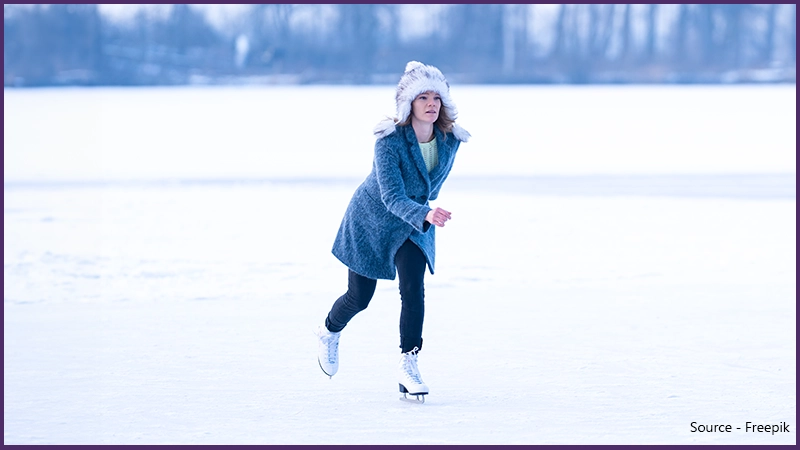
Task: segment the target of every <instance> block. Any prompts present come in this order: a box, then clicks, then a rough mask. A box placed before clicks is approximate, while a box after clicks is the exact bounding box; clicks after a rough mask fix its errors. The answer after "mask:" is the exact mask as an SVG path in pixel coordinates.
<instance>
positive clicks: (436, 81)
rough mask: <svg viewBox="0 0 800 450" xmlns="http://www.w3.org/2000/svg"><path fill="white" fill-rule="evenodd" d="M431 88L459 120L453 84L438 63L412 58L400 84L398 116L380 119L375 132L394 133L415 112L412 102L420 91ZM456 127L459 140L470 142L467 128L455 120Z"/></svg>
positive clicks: (448, 112)
mask: <svg viewBox="0 0 800 450" xmlns="http://www.w3.org/2000/svg"><path fill="white" fill-rule="evenodd" d="M427 91H434V92H436V93H437V94H439V95H440V96H441V97H442V108H444V110H445V111H446V113H447V116H448V117H450V118H451V119H453V120H454V121H455V120H456V118H457V117H458V110H457V109H456V105H455V103H453V99H452V98H451V97H450V84H449V83H447V80H446V79H445V77H444V75H443V74H442V72H441V71H440V70H439V69H437V68H436V67H434V66H428V65H425V64H422V63H421V62H418V61H410V62H409V63H408V64H406V70H405V73H403V76H402V77H400V82H399V83H398V84H397V94H396V95H395V103H396V106H397V116H396V117H395V118H394V119H385V120H383V121H381V122H380V123H378V125H376V126H375V129H374V130H373V132H374V133H375V135H376V136H377V137H379V138H383V137H386V136H388V135H390V134H392V133H393V132H394V130H395V124H397V123H402V122H405V121H406V120H407V119H408V116H409V115H410V114H411V102H413V101H414V99H415V98H417V96H418V95H419V94H422V93H423V92H427ZM452 131H453V135H454V136H455V137H456V139H458V140H459V141H462V142H466V141H467V140H468V139H469V138H470V134H469V133H468V132H467V130H465V129H463V128H461V126H459V125H457V124H453V130H452Z"/></svg>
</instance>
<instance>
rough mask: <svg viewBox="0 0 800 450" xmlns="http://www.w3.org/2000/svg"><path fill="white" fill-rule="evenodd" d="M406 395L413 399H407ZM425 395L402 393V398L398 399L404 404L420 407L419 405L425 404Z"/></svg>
mask: <svg viewBox="0 0 800 450" xmlns="http://www.w3.org/2000/svg"><path fill="white" fill-rule="evenodd" d="M408 395H413V396H414V397H415V398H409V397H408ZM426 395H427V394H407V393H404V394H403V396H402V397H400V400H402V401H404V402H408V403H417V404H420V405H421V404H423V403H425V396H426Z"/></svg>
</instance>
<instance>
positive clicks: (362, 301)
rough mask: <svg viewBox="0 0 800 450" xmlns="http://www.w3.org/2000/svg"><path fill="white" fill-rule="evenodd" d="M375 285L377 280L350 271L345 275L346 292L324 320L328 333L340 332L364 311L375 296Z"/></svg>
mask: <svg viewBox="0 0 800 450" xmlns="http://www.w3.org/2000/svg"><path fill="white" fill-rule="evenodd" d="M377 284H378V280H373V279H372V278H367V277H363V276H361V275H359V274H357V273H355V272H353V271H352V270H350V271H349V272H348V274H347V292H346V293H345V294H344V295H342V296H341V297H339V299H338V300H336V302H334V303H333V307H332V308H331V312H330V313H328V317H327V318H326V319H325V326H326V327H327V328H328V331H332V332H334V333H337V332H339V331H342V330H343V329H344V327H345V326H346V325H347V323H348V322H350V319H352V318H353V316H355V315H356V314H358V313H359V312H361V311H363V310H365V309H366V308H367V306H369V301H370V300H372V295H373V294H375V285H377Z"/></svg>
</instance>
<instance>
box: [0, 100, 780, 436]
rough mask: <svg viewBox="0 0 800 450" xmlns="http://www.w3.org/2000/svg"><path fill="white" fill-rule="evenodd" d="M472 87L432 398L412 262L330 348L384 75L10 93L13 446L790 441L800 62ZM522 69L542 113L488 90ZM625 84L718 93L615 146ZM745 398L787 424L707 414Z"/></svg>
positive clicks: (437, 318) (451, 188) (7, 385)
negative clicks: (419, 377) (343, 241)
mask: <svg viewBox="0 0 800 450" xmlns="http://www.w3.org/2000/svg"><path fill="white" fill-rule="evenodd" d="M455 89H456V88H455V87H454V91H455ZM458 90H459V95H456V93H455V92H454V97H455V98H456V100H457V101H459V108H460V111H461V116H462V117H463V118H464V126H465V127H466V128H467V129H468V130H470V131H471V132H472V133H473V135H474V136H475V138H474V140H473V141H472V142H470V143H468V144H465V145H464V147H463V148H462V150H461V151H460V153H459V159H458V160H457V161H456V166H455V168H454V172H453V175H452V179H451V180H450V181H449V182H448V183H447V184H446V185H445V188H444V189H443V190H442V193H441V196H440V198H439V199H438V200H437V201H436V205H438V206H442V207H444V208H446V209H448V210H450V211H452V212H453V220H451V221H450V222H448V224H447V225H446V227H444V228H443V229H441V230H439V231H438V232H437V234H438V248H437V273H436V275H434V276H429V277H427V283H426V298H427V302H426V321H425V332H424V337H425V349H424V351H423V352H422V353H421V355H420V368H421V371H422V374H423V377H424V380H425V382H426V383H427V384H428V385H429V386H430V388H431V394H430V395H429V396H428V398H427V400H426V403H425V404H424V405H415V404H409V403H406V402H401V401H399V400H398V398H399V397H400V396H401V395H400V393H399V392H398V391H397V384H396V382H395V377H394V375H395V368H396V365H397V362H398V360H399V355H398V353H399V349H398V345H399V337H398V331H397V330H398V324H397V319H398V317H399V307H400V303H399V295H398V293H397V286H396V282H390V281H381V282H379V283H378V288H377V291H376V295H375V298H374V299H373V302H372V304H371V306H370V307H369V308H368V309H367V310H366V311H364V312H363V313H361V314H360V315H358V316H357V317H356V318H355V319H354V320H353V322H351V324H350V325H348V327H347V329H346V330H345V331H344V333H343V335H342V341H341V347H340V353H341V365H340V371H339V373H338V374H337V375H336V376H334V377H333V378H332V379H328V377H326V376H325V375H324V374H323V373H322V372H321V371H320V370H319V367H318V365H317V361H316V356H315V352H316V338H315V337H314V335H313V329H314V328H315V327H316V326H317V325H318V324H319V322H320V321H321V320H322V319H323V318H324V315H325V314H326V313H327V311H328V309H329V308H330V305H331V304H332V302H333V301H334V300H335V298H336V297H338V296H339V295H341V294H342V292H343V290H344V289H345V287H346V281H345V280H346V269H345V268H344V267H343V266H342V265H341V263H339V262H338V261H337V260H336V259H335V258H334V257H333V256H332V255H331V254H330V247H331V245H332V240H333V237H334V236H335V232H336V229H337V227H338V224H339V220H340V219H341V214H342V213H343V211H344V207H345V206H346V204H347V202H348V200H349V197H350V195H351V194H352V191H353V189H354V188H355V187H356V186H357V185H358V183H359V182H360V180H361V179H362V178H363V176H365V175H366V171H368V170H369V164H370V158H371V138H370V136H369V130H370V129H371V126H372V125H374V122H375V121H376V120H373V119H374V114H373V113H374V112H375V111H376V110H377V111H384V110H385V109H386V108H381V107H380V106H381V105H384V106H385V105H387V103H386V102H383V103H381V102H380V101H379V100H375V99H373V97H380V96H385V95H384V94H386V88H346V87H308V88H287V89H274V90H269V89H230V88H208V89H140V90H126V89H89V90H78V89H75V90H73V89H64V90H48V89H43V90H35V91H14V90H6V91H4V95H5V98H4V125H5V136H4V145H5V152H4V162H5V168H4V178H5V186H4V193H3V200H4V202H3V203H4V273H3V275H4V302H3V306H4V317H3V324H4V346H3V347H4V444H692V443H698V444H794V443H796V438H795V432H796V431H795V426H796V420H795V419H796V346H795V342H796V333H795V330H796V320H795V318H796V301H795V298H796V279H795V273H796V200H795V197H796V195H795V186H796V177H795V174H794V164H795V159H794V158H795V156H794V145H795V128H794V126H795V125H794V123H795V112H794V102H795V100H794V98H795V95H794V86H792V87H780V88H741V89H740V88H725V89H717V88H705V89H699V88H680V89H679V88H666V89H665V88H658V87H649V88H644V87H639V88H633V89H628V88H567V87H556V88H552V89H551V88H528V87H514V88H512V87H486V88H481V87H459V88H458ZM389 93H390V95H389V100H391V90H389ZM378 94H380V95H378ZM526 95H528V96H535V97H537V98H539V99H540V100H542V101H544V102H546V103H547V104H548V105H547V109H549V110H550V111H551V114H550V115H549V118H548V114H546V113H544V112H541V111H539V110H538V109H536V105H534V104H532V106H531V111H530V115H528V116H527V117H531V116H534V117H536V120H535V122H536V123H537V124H541V126H540V127H539V128H538V129H537V131H536V132H533V131H531V130H529V129H526V128H515V127H511V128H510V129H496V128H492V127H493V126H497V125H498V124H500V123H501V122H500V120H501V119H500V118H499V117H494V116H492V115H491V114H489V113H487V112H481V111H480V108H479V106H480V105H481V104H482V105H483V107H484V108H486V107H487V106H488V104H490V103H491V102H492V101H500V102H508V101H509V100H508V99H509V98H513V99H515V100H516V99H520V98H523V97H524V96H526ZM310 98H322V99H323V100H324V101H320V102H319V103H318V104H314V105H311V104H309V102H308V101H309V99H310ZM582 98H583V99H584V101H585V102H586V104H585V105H583V106H581V107H580V108H574V115H573V116H572V119H571V120H572V123H573V124H578V125H579V128H581V129H582V130H583V131H581V132H578V131H575V132H573V133H566V132H565V130H566V125H565V124H563V123H562V122H563V120H564V117H565V116H563V115H562V114H565V111H566V110H567V107H566V106H565V105H563V104H562V101H566V100H567V99H568V100H569V101H574V102H577V101H580V99H582ZM610 98H613V99H615V102H617V103H618V105H617V106H614V107H613V108H611V107H609V108H605V109H607V110H608V111H609V113H608V115H609V116H616V117H618V119H619V120H620V122H621V123H627V122H626V121H633V120H635V117H637V116H650V117H654V115H658V114H657V113H655V112H653V111H651V110H648V112H646V113H642V112H641V111H639V112H638V113H634V112H631V111H632V110H633V109H635V108H634V105H636V104H640V105H647V104H659V105H664V104H665V103H666V102H669V103H670V104H671V105H672V106H671V107H674V108H677V107H678V106H677V105H679V104H680V103H681V102H680V101H678V99H679V98H683V99H686V98H695V99H697V104H698V105H706V106H705V107H704V108H705V110H704V111H702V112H701V111H697V110H692V111H682V112H681V113H680V114H672V113H670V114H669V115H661V116H658V117H657V118H656V119H657V120H658V121H660V123H661V124H662V125H663V126H664V127H665V128H666V129H670V130H675V131H674V133H665V134H664V135H660V136H659V137H658V138H657V139H656V138H651V139H648V138H647V137H646V136H647V134H646V132H645V131H642V130H641V129H639V128H636V127H633V126H632V127H631V128H632V129H630V130H627V131H625V133H622V131H623V130H622V126H621V125H617V126H618V127H619V129H618V131H619V132H620V134H619V135H618V137H619V140H618V142H617V144H618V145H616V146H614V145H611V144H610V143H609V142H606V141H605V140H606V139H610V136H612V135H613V136H617V135H616V134H615V133H612V132H610V131H607V130H603V129H602V128H603V127H605V126H607V125H609V124H613V123H614V121H613V120H612V118H611V117H600V115H599V114H598V112H599V111H601V110H603V109H604V108H601V107H600V105H598V104H596V103H594V102H595V101H602V102H605V101H607V100H609V99H610ZM645 98H649V99H650V101H649V102H648V101H646V99H645ZM348 99H351V100H348ZM78 100H80V102H79V101H78ZM712 100H714V101H712ZM156 103H157V104H156ZM251 103H253V104H255V105H251ZM736 103H741V104H748V105H750V106H751V107H747V108H744V107H743V108H740V109H737V110H736V111H731V105H733V104H736ZM100 104H102V105H103V106H102V109H98V108H100V106H98V105H100ZM342 104H344V105H345V107H344V108H341V111H339V112H338V113H336V112H333V111H331V110H330V109H331V108H332V106H331V105H338V106H341V105H342ZM46 105H49V107H45V106H46ZM154 105H156V106H157V107H153V106H154ZM256 105H257V106H256ZM462 105H463V106H462ZM626 105H627V107H626ZM710 105H717V106H716V108H717V110H716V113H715V114H713V115H712V114H711V113H712V110H713V109H714V108H713V107H712V106H710ZM278 106H283V109H288V111H289V112H288V113H287V111H286V110H284V111H283V112H282V114H283V115H281V114H279V113H277V112H275V111H274V109H275V108H276V107H278ZM544 106H545V105H542V107H543V108H544ZM765 106H769V107H770V109H769V110H768V111H765V110H763V109H759V110H758V111H757V113H756V112H753V111H754V109H758V108H762V107H765ZM388 107H389V108H391V102H389V103H388ZM789 107H791V113H790V116H789V117H788V118H785V117H783V116H784V115H785V114H786V113H787V111H789ZM279 109H281V108H279ZM362 109H363V111H362ZM654 109H658V108H654ZM695 109H702V108H701V107H700V106H697V108H695ZM143 110H146V111H147V113H146V114H144V113H143ZM559 111H560V112H559ZM592 111H594V113H592ZM775 111H778V112H775ZM388 112H391V109H389V110H388V111H387V113H388ZM779 113H781V114H779ZM317 114H319V115H320V116H322V117H324V121H323V122H324V123H316V122H314V121H310V120H309V119H310V118H311V119H313V118H315V117H317ZM702 115H709V117H713V118H709V120H708V121H707V126H706V127H705V128H704V127H703V126H702V124H694V122H692V120H697V119H698V118H699V117H701V116H702ZM721 115H724V116H726V117H727V119H728V120H723V119H722V118H720V116H721ZM507 116H511V117H510V118H509V120H510V121H512V122H513V123H514V124H515V125H520V126H521V125H523V122H524V120H523V119H524V117H525V116H526V114H525V113H523V112H520V113H518V114H516V115H515V114H509V115H507ZM590 116H592V117H594V118H595V119H594V120H591V121H588V119H587V118H588V117H590ZM677 116H680V117H677ZM89 117H92V118H93V119H92V120H93V122H90V121H89V119H88V118H89ZM282 117H285V118H284V119H281V118H282ZM668 117H676V118H675V120H674V122H669V121H668ZM759 117H760V118H763V120H762V119H759ZM67 118H68V119H67ZM114 118H116V119H114ZM692 118H694V119H692ZM737 118H738V119H737ZM167 119H170V120H171V122H170V123H169V126H167V124H164V122H163V121H164V120H167ZM468 119H469V122H468ZM690 119H692V120H690ZM66 120H69V123H68V124H66V123H64V122H65V121H66ZM736 120H742V122H736ZM118 121H122V123H117V122H118ZM644 122H645V121H644V120H642V121H641V122H635V123H638V124H644ZM723 122H725V123H726V125H723ZM789 123H791V125H787V124H789ZM212 125H213V126H212ZM278 125H281V126H278ZM744 125H749V126H744ZM595 127H599V128H601V129H596V128H595ZM653 127H655V125H653ZM633 128H636V129H635V130H634V129H633ZM653 129H655V128H652V129H651V130H653ZM704 129H705V130H707V131H708V133H712V132H713V133H717V135H718V136H723V134H724V133H723V131H725V130H727V131H726V133H728V135H727V136H726V137H724V138H723V137H721V139H724V145H719V146H718V145H707V144H708V142H710V141H711V138H707V139H705V140H698V139H691V136H694V137H696V138H697V137H699V136H701V135H702V134H703V130H704ZM41 130H47V131H48V133H44V132H42V131H41ZM501 130H502V131H503V132H500V131H501ZM559 130H560V133H561V140H560V141H559V139H557V136H558V135H559ZM637 130H638V131H637ZM197 134H199V135H201V136H197ZM361 134H366V136H361ZM753 134H757V136H753ZM730 135H733V136H730ZM304 140H307V141H310V142H311V144H310V145H309V144H306V143H304ZM591 141H597V145H595V146H591V148H587V146H586V145H583V146H581V145H579V144H587V143H589V142H591ZM558 142H561V144H560V146H556V143H558ZM759 142H761V144H758V143H759ZM322 143H325V144H324V145H323V144H322ZM691 143H694V146H693V147H692V148H690V149H687V148H681V149H679V150H676V151H675V152H671V153H670V154H671V156H670V157H669V158H668V157H666V156H664V155H663V154H661V153H659V152H660V151H661V150H658V151H656V150H652V149H667V148H669V147H670V146H671V145H678V144H682V145H689V144H691ZM320 145H323V147H322V148H320V147H319V146H320ZM575 146H578V147H580V148H575ZM631 146H633V148H632V147H631ZM645 148H646V149H647V150H645ZM789 148H791V151H789V150H788V149H789ZM663 151H666V150H663ZM597 152H602V153H603V157H600V156H596V155H595V153H597ZM650 152H655V153H653V154H650ZM639 153H642V154H641V155H639ZM495 156H497V157H502V158H504V159H505V161H507V162H508V161H511V162H512V163H511V164H509V165H503V164H501V163H500V162H495V159H494V158H493V157H495ZM365 158H366V160H365ZM587 158H588V159H587ZM99 159H102V160H101V161H99ZM570 159H573V160H574V161H575V163H576V164H575V167H574V168H572V169H571V167H570V165H569V164H567V163H568V161H569V160H570ZM715 160H716V164H715V163H714V161H715ZM303 163H306V164H303ZM662 165H665V166H662ZM326 168H327V170H328V171H327V173H326V172H325V170H324V169H326ZM589 168H591V169H593V170H589ZM569 169H571V170H569ZM657 169H661V170H657ZM748 421H749V422H753V423H756V424H780V423H781V422H787V423H788V424H789V425H790V430H791V432H790V433H777V434H774V435H772V434H769V433H753V432H745V431H744V430H734V432H732V433H692V432H691V429H690V424H691V422H697V423H699V424H708V425H712V424H731V425H733V426H734V427H741V428H744V427H745V425H746V423H747V422H748Z"/></svg>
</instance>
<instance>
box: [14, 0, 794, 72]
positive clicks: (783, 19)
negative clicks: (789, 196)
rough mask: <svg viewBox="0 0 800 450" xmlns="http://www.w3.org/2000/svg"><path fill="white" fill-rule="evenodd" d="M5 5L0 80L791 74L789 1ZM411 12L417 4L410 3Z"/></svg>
mask: <svg viewBox="0 0 800 450" xmlns="http://www.w3.org/2000/svg"><path fill="white" fill-rule="evenodd" d="M246 8H249V9H248V10H247V11H246V12H245V13H244V14H241V15H239V16H236V18H235V19H231V20H230V21H229V23H226V24H224V25H223V26H219V25H217V26H212V24H211V22H210V21H209V17H207V15H206V11H204V10H201V9H198V8H197V7H194V6H192V5H183V4H181V5H173V6H172V7H171V8H169V9H168V12H167V13H164V14H155V13H153V12H152V11H148V10H147V9H145V8H143V9H141V10H139V11H138V13H136V15H135V16H134V17H132V18H131V19H130V20H129V21H126V22H124V23H122V22H119V21H113V20H111V19H110V18H109V17H107V16H106V15H105V14H104V13H103V12H102V11H101V10H100V8H99V7H98V5H85V4H82V5H7V4H6V5H4V6H3V37H4V40H3V83H4V86H7V87H8V86H15V87H27V86H68V85H85V86H98V85H117V86H123V85H183V84H231V83H246V84H267V83H299V84H311V83H325V84H343V83H348V84H372V83H394V82H396V81H397V79H398V78H399V75H400V73H401V72H402V69H403V67H404V66H405V63H406V62H407V61H409V60H412V59H413V60H419V61H423V62H425V63H428V64H434V65H436V66H438V67H440V68H441V69H442V70H443V71H444V72H445V73H446V74H448V77H449V78H451V80H456V81H458V82H459V83H742V82H762V83H766V82H796V69H795V67H796V54H797V52H796V39H797V37H796V28H797V26H796V21H797V7H796V5H794V4H772V5H761V4H758V5H756V4H753V5H744V4H735V5H734V4H731V5H723V4H680V5H674V4H672V5H626V4H614V5H594V4H581V5H519V4H514V5H496V4H482V5H473V4H471V5H461V4H448V5H414V6H410V5H365V4H355V5H353V4H347V5H345V4H342V5H288V4H262V5H248V6H247V7H246ZM411 8H415V9H413V10H412V9H411Z"/></svg>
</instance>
